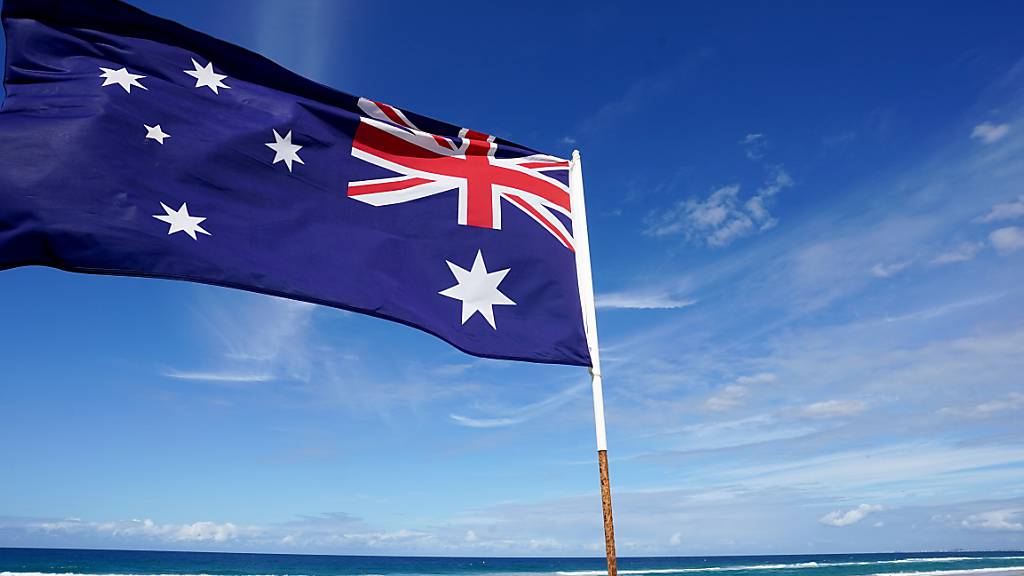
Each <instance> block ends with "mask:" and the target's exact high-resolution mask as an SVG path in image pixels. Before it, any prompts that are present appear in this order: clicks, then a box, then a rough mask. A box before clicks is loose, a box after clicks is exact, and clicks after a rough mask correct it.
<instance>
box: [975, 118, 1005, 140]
mask: <svg viewBox="0 0 1024 576" xmlns="http://www.w3.org/2000/svg"><path fill="white" fill-rule="evenodd" d="M1009 133H1010V125H1009V124H992V123H991V122H982V123H981V124H978V125H977V126H975V127H974V129H973V130H971V138H974V139H975V140H981V141H982V142H984V143H985V144H992V143H994V142H998V141H1000V140H1002V139H1003V138H1005V137H1006V135H1007V134H1009Z"/></svg>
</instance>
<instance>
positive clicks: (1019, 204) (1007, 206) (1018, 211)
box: [974, 196, 1024, 223]
mask: <svg viewBox="0 0 1024 576" xmlns="http://www.w3.org/2000/svg"><path fill="white" fill-rule="evenodd" d="M1021 217H1024V196H1020V197H1018V198H1017V200H1015V201H1013V202H1003V203H1001V204H996V205H995V206H993V207H992V209H991V210H989V212H988V214H985V215H984V216H979V217H977V218H975V219H974V222H977V223H985V222H998V221H1000V220H1014V219H1016V218H1021Z"/></svg>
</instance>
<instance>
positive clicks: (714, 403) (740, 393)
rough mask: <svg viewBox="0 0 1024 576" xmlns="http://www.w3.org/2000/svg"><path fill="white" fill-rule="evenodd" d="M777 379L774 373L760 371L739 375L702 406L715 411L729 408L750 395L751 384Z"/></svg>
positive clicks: (755, 384)
mask: <svg viewBox="0 0 1024 576" xmlns="http://www.w3.org/2000/svg"><path fill="white" fill-rule="evenodd" d="M776 380H777V378H776V376H775V374H769V373H766V372H765V373H761V374H754V375H753V376H740V377H739V378H737V379H736V380H735V381H734V382H733V383H731V384H728V385H726V386H725V387H723V388H722V389H721V390H719V391H718V392H716V393H715V394H714V395H712V396H711V397H710V398H708V399H707V400H706V401H705V402H704V407H705V408H707V409H708V410H712V411H715V412H722V411H725V410H731V409H733V408H735V407H737V406H739V405H740V404H742V403H743V401H744V400H746V398H747V396H749V395H750V388H751V386H757V385H759V384H769V383H772V382H775V381H776Z"/></svg>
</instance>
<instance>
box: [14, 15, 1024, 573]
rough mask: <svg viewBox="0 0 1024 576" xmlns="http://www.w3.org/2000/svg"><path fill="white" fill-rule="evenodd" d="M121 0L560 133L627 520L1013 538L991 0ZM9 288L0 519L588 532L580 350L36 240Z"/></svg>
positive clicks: (643, 534)
mask: <svg viewBox="0 0 1024 576" xmlns="http://www.w3.org/2000/svg"><path fill="white" fill-rule="evenodd" d="M133 3H135V4H136V5H138V6H140V7H142V8H145V9H147V10H149V11H152V12H154V13H157V14H159V15H162V16H166V17H170V18H173V19H175V20H178V21H180V22H182V23H184V24H186V25H188V26H191V27H194V28H197V29H200V30H203V31H205V32H208V33H211V34H214V35H216V36H219V37H222V38H224V39H227V40H230V41H233V42H236V43H239V44H242V45H244V46H247V47H249V48H252V49H255V50H257V51H259V52H261V53H263V54H265V55H267V56H270V57H271V58H273V59H275V60H277V61H278V62H280V63H282V64H284V65H286V66H289V67H291V68H292V69H294V70H296V71H298V72H300V73H303V74H305V75H308V76H311V77H313V78H315V79H317V80H320V81H322V82H325V83H327V84H330V85H332V86H335V87H338V88H340V89H343V90H346V91H348V92H351V93H354V94H359V95H365V96H368V97H372V98H375V99H379V100H383V101H387V102H389V103H392V104H395V105H399V106H404V107H407V108H409V109H412V110H415V111H418V112H421V113H424V114H428V115H431V116H434V117H437V118H440V119H443V120H446V121H450V122H453V123H456V124H461V125H466V126H471V127H473V128H476V129H479V130H483V131H486V132H489V133H495V134H500V135H502V136H503V137H506V138H509V139H511V140H513V141H520V142H523V143H525V144H528V145H531V146H534V147H536V148H538V149H541V150H545V151H548V152H551V153H554V154H558V155H566V156H567V155H568V154H569V152H570V151H571V149H572V148H574V147H578V148H580V150H581V151H582V153H583V158H584V166H585V179H586V185H587V194H588V208H589V212H590V218H591V241H592V243H593V254H594V268H595V282H596V287H597V291H598V293H599V296H598V299H599V306H600V310H599V323H600V328H601V336H602V349H603V355H604V362H605V364H606V366H605V373H606V383H605V390H606V400H607V416H608V425H609V446H610V455H611V466H612V479H613V487H614V490H615V493H614V494H615V499H616V500H615V504H616V518H617V527H618V537H619V550H620V553H622V554H624V555H644V554H673V555H689V554H743V553H794V552H795V553H799V552H846V551H887V550H893V549H901V550H935V549H950V548H974V549H999V548H1016V549H1020V548H1024V424H1022V421H1024V420H1022V415H1024V386H1022V384H1024V377H1022V376H1021V375H1022V374H1024V354H1022V353H1021V352H1022V350H1024V292H1022V288H1021V284H1022V280H1024V37H1022V36H1021V34H1020V29H1019V22H1021V21H1022V19H1024V7H1022V6H1021V5H1020V4H1019V3H1013V2H985V3H973V4H970V5H968V4H967V3H960V4H955V3H931V2H906V3H899V4H896V5H883V4H882V3H874V4H871V3H869V4H864V3H852V2H851V3H843V4H840V3H834V2H833V3H810V2H786V3H783V2H779V3H761V4H758V3H731V2H729V3H727V2H706V3H696V2H693V3H650V4H647V3H639V4H638V3H614V2H580V3H559V4H556V5H552V6H539V5H538V6H537V7H535V8H530V7H524V6H522V5H517V6H516V9H515V10H511V11H510V10H508V9H507V8H502V7H500V6H498V5H483V4H480V3H469V2H457V3H456V2H453V3H434V5H430V6H427V5H422V4H421V3H396V2H374V3H354V2H342V1H337V2H336V1H332V0H295V1H290V2H273V1H271V0H261V1H252V2H250V1H243V0H231V1H228V0H204V1H202V2H199V1H195V0H176V1H174V2H170V1H160V0H135V1H134V2H133ZM470 38H472V39H474V40H473V41H468V39H470ZM0 318H2V325H3V330H2V331H0V350H2V351H3V352H2V355H3V359H4V362H3V365H4V370H3V376H2V379H3V385H2V386H0V423H2V424H0V426H2V430H3V434H0V462H3V470H4V471H3V473H2V474H0V546H23V545H27V546H62V547H63V546H67V547H79V546H81V547H114V548H167V549H203V550H239V551H241V550H246V551H248V550H258V551H275V552H298V553H303V552H318V553H357V554H448V555H600V554H601V552H602V548H601V545H602V538H601V532H600V500H599V496H598V492H597V466H596V458H595V454H594V449H595V448H594V435H593V423H592V413H591V405H590V398H589V383H588V378H587V376H586V373H585V371H582V370H579V369H574V368H567V367H556V366H535V365H528V364H516V363H510V362H497V361H487V360H479V359H475V358H472V357H469V356H465V355H462V354H460V353H459V352H457V351H455V350H454V349H451V348H449V347H448V346H447V345H445V344H443V343H442V342H440V341H438V340H435V339H433V338H431V337H430V336H427V335H424V334H422V333H419V332H418V331H415V330H411V329H408V328H405V327H402V326H399V325H393V324H389V323H387V322H383V321H378V320H374V319H371V318H364V317H360V316H358V315H354V314H349V313H344V312H341V311H337V310H333V309H323V308H316V307H312V306H307V305H303V304H296V303H291V302H287V301H283V300H277V299H273V298H268V297H261V296H257V295H253V294H248V293H242V292H235V291H230V290H225V289H217V288H212V287H206V286H198V285H188V284H184V283H174V282H163V281H154V280H139V279H127V278H103V277H90V276H84V275H72V274H67V273H63V272H58V271H53V270H46V269H34V268H33V269H18V270H11V271H7V272H3V273H2V274H0Z"/></svg>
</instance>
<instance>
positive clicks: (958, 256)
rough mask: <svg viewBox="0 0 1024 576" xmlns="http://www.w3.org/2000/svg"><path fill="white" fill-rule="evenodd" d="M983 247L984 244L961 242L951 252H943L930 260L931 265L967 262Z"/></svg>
mask: <svg viewBox="0 0 1024 576" xmlns="http://www.w3.org/2000/svg"><path fill="white" fill-rule="evenodd" d="M984 247H985V243H984V242H962V243H960V244H959V245H958V246H956V247H955V248H953V249H952V250H949V251H948V252H943V253H942V254H939V255H938V256H936V257H935V258H933V259H932V264H953V263H956V262H967V261H968V260H973V259H974V257H975V256H977V255H978V253H979V252H981V250H982V249H983V248H984Z"/></svg>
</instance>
